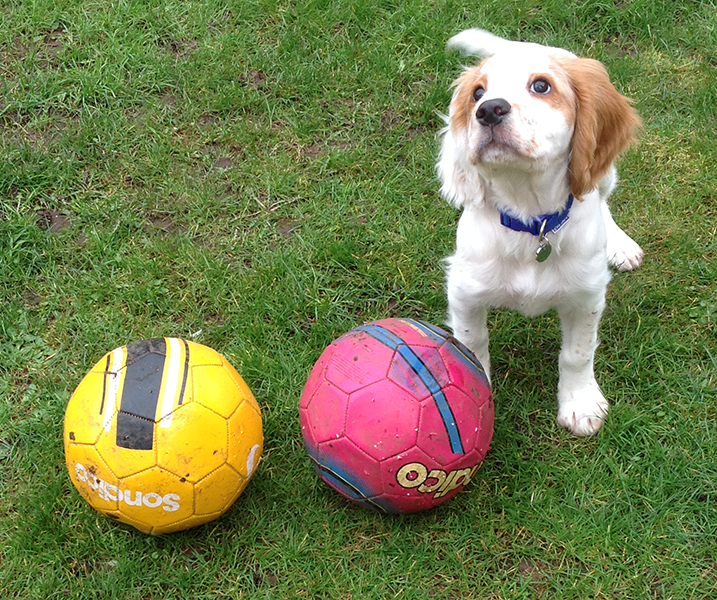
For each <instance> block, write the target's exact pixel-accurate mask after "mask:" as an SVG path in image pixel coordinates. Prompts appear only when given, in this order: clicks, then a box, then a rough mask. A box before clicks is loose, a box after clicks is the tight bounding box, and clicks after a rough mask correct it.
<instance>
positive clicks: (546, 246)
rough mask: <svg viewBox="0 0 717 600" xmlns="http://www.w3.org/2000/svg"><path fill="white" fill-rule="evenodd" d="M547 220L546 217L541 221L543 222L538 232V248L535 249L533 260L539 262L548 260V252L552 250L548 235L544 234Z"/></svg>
mask: <svg viewBox="0 0 717 600" xmlns="http://www.w3.org/2000/svg"><path fill="white" fill-rule="evenodd" d="M547 222H548V220H547V219H545V221H543V224H542V225H541V226H540V233H539V234H538V249H537V250H536V251H535V260H537V261H538V262H539V263H541V262H545V261H546V260H548V256H550V253H551V252H552V251H553V248H552V247H551V246H550V242H549V241H548V237H547V236H546V235H545V224H546V223H547Z"/></svg>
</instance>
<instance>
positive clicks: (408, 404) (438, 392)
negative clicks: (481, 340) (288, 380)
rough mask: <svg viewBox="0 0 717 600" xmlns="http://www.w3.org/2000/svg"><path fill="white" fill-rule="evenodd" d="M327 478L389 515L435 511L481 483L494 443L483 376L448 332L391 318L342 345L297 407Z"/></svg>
mask: <svg viewBox="0 0 717 600" xmlns="http://www.w3.org/2000/svg"><path fill="white" fill-rule="evenodd" d="M299 416H300V419H301V430H302V435H303V438H304V444H305V445H306V449H307V450H308V452H309V455H310V456H311V459H312V461H313V464H314V467H315V468H316V471H317V472H318V474H319V476H320V477H321V479H323V480H324V481H325V482H326V483H327V484H328V485H329V486H331V487H332V488H333V489H335V490H336V491H337V492H339V493H340V494H342V495H343V496H345V497H346V498H348V499H349V500H352V501H354V502H356V503H358V504H360V505H362V506H365V507H367V508H373V509H376V510H379V511H382V512H387V513H409V512H416V511H419V510H425V509H428V508H432V507H434V506H436V505H438V504H440V503H442V502H445V501H446V500H448V499H449V498H452V497H453V496H455V495H456V494H457V493H458V492H459V491H460V490H461V489H463V488H464V487H465V486H466V485H467V484H468V482H469V481H470V480H471V479H472V478H473V476H474V475H475V473H476V471H477V470H478V467H479V466H480V464H481V462H482V460H483V458H484V457H485V455H486V453H487V452H488V449H489V447H490V440H491V437H492V436H493V396H492V394H491V389H490V384H489V382H488V378H487V377H486V375H485V371H484V370H483V367H482V366H481V365H480V363H479V362H478V360H477V359H476V358H475V356H474V355H473V354H472V353H471V351H470V350H468V348H466V347H465V346H464V345H463V344H461V343H460V342H458V341H457V340H456V339H455V338H453V337H452V336H451V335H449V334H448V333H447V332H445V331H443V330H442V329H440V328H438V327H435V326H433V325H429V324H427V323H423V322H421V321H414V320H411V319H383V320H381V321H376V322H374V323H369V324H367V325H363V326H361V327H357V328H356V329H352V330H351V331H349V332H348V333H346V334H344V335H342V336H341V337H339V338H338V339H336V340H334V341H333V342H332V343H331V344H330V345H329V346H328V347H327V348H326V350H324V352H323V354H322V355H321V357H320V358H319V360H318V362H317V363H316V365H315V366H314V368H313V370H312V371H311V375H310V376H309V379H308V381H307V382H306V386H305V387H304V391H303V393H302V394H301V403H300V406H299Z"/></svg>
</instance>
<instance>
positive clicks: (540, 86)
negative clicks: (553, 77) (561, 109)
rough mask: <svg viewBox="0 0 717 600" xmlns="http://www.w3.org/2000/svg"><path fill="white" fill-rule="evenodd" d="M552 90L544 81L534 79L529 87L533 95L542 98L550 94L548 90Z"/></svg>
mask: <svg viewBox="0 0 717 600" xmlns="http://www.w3.org/2000/svg"><path fill="white" fill-rule="evenodd" d="M551 89H552V88H551V87H550V84H549V83H548V82H547V81H545V79H536V80H535V81H534V82H533V83H532V84H531V85H530V91H531V92H533V93H534V94H540V95H541V96H544V95H545V94H548V93H550V90H551Z"/></svg>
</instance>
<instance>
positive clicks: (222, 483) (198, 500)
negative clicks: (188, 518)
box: [194, 465, 248, 516]
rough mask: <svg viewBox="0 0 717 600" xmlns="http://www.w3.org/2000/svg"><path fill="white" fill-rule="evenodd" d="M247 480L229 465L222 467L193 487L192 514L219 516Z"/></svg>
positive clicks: (232, 501)
mask: <svg viewBox="0 0 717 600" xmlns="http://www.w3.org/2000/svg"><path fill="white" fill-rule="evenodd" d="M247 483H248V482H247V480H246V479H244V478H243V477H242V476H241V475H239V473H237V472H236V471H235V470H234V469H232V468H231V467H230V466H229V465H222V466H221V467H219V468H218V469H217V470H216V471H213V472H212V473H210V474H209V475H207V476H206V477H205V478H204V479H202V480H201V481H200V482H198V483H197V484H195V486H194V507H195V508H194V514H195V515H212V516H219V515H220V514H222V513H223V512H225V511H226V510H228V509H229V507H231V505H232V504H234V502H235V500H236V499H237V498H238V497H239V495H240V494H241V493H242V491H243V490H244V488H245V487H246V484H247Z"/></svg>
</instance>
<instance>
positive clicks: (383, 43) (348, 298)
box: [0, 0, 717, 600]
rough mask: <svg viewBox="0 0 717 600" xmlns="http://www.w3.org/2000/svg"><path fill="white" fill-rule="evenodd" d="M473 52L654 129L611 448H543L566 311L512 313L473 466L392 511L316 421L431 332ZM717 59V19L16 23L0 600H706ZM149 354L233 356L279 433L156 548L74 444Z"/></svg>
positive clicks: (0, 446)
mask: <svg viewBox="0 0 717 600" xmlns="http://www.w3.org/2000/svg"><path fill="white" fill-rule="evenodd" d="M473 26H481V27H484V28H486V29H490V30H492V31H494V32H496V33H498V34H501V35H505V36H508V37H511V38H521V39H526V40H531V41H536V42H542V43H547V44H550V45H557V46H564V47H568V48H570V49H571V50H573V51H575V52H577V53H579V54H584V55H588V56H591V57H593V58H597V59H599V60H601V61H603V62H604V63H605V64H606V65H607V67H608V69H609V71H610V72H611V74H612V77H613V80H614V81H615V83H616V85H617V87H618V88H619V89H620V90H621V91H622V92H623V93H624V94H626V95H628V96H630V97H632V98H633V99H634V100H635V107H636V108H637V110H638V111H639V112H640V113H641V115H642V117H643V120H644V129H643V132H642V136H641V142H640V144H639V145H638V146H636V147H635V148H633V149H631V150H630V151H629V152H628V153H627V154H626V155H625V157H624V158H623V160H622V162H621V169H620V171H621V186H620V187H619V188H618V191H617V193H616V195H615V197H614V198H613V202H612V206H613V212H614V214H615V217H616V220H617V221H618V223H620V224H621V225H622V226H624V227H625V229H626V230H627V231H628V233H630V235H632V236H633V237H634V238H635V239H636V240H637V241H638V242H639V243H640V244H641V245H642V246H643V248H644V249H645V251H646V253H647V257H646V260H645V264H644V265H643V267H642V268H641V269H640V270H639V271H637V272H635V273H630V274H619V275H616V276H615V278H614V280H613V282H612V283H611V287H610V290H609V298H608V309H607V311H606V313H605V317H604V320H603V322H602V325H601V339H602V344H601V346H600V348H599V350H598V353H597V358H596V367H597V371H598V381H599V382H600V384H601V386H602V389H603V391H604V392H605V395H606V396H607V397H608V398H609V399H611V401H612V410H611V412H610V415H609V419H608V421H607V423H606V425H605V427H604V428H603V430H602V431H601V432H600V433H599V434H598V435H597V436H595V437H594V438H590V439H587V440H585V439H577V438H574V437H571V436H570V435H569V434H568V433H566V432H565V431H563V430H562V429H560V428H559V427H558V426H557V425H556V423H555V411H556V408H555V391H556V385H557V366H556V362H557V353H558V349H559V344H560V336H559V325H558V323H557V320H556V318H555V316H554V315H553V314H548V315H546V316H544V317H540V318H538V319H534V320H532V321H529V320H527V319H523V318H522V317H519V316H516V315H514V314H512V313H509V312H503V311H497V312H495V313H494V315H493V316H492V317H491V321H492V339H491V344H492V358H493V370H494V374H493V376H494V394H495V399H496V426H495V435H494V438H493V444H492V447H493V448H492V450H491V452H490V453H489V454H488V456H487V458H486V460H485V462H484V465H483V467H482V468H481V470H480V471H478V474H477V475H476V477H475V478H474V480H473V482H472V483H471V484H470V486H469V487H468V488H467V489H466V490H465V491H464V492H462V493H461V494H459V495H458V496H457V497H456V498H455V499H454V500H451V501H450V502H448V503H446V504H444V505H442V506H441V507H439V508H438V509H436V510H433V511H430V512H427V513H425V514H419V515H413V516H403V517H388V516H381V515H379V514H375V513H371V512H368V511H364V510H362V509H360V508H356V507H354V506H352V505H349V504H348V503H347V502H346V501H344V500H343V499H342V498H341V497H340V496H338V495H337V494H336V493H334V492H333V491H332V490H330V489H329V488H328V487H326V486H325V485H324V484H323V483H321V482H320V481H319V479H318V478H317V477H316V476H315V474H314V472H313V469H312V467H311V464H310V461H309V458H308V456H307V454H306V453H305V451H304V448H303V443H302V440H301V434H300V428H299V420H298V400H299V395H300V393H301V389H302V386H303V384H304V381H305V380H306V377H307V376H308V373H309V371H310V369H311V367H312V365H313V363H314V361H315V360H316V359H317V358H318V356H319V354H320V353H321V351H322V350H323V348H324V347H325V346H326V345H327V344H328V343H329V342H330V341H331V340H332V339H333V338H335V337H337V336H338V335H340V334H341V333H343V332H344V331H346V330H348V329H351V328H352V327H355V326H356V325H359V324H361V323H362V322H364V321H367V320H373V319H377V318H384V317H394V316H395V317H397V316H403V317H413V318H421V319H424V320H428V321H431V322H433V323H436V324H441V323H442V322H443V319H444V315H445V310H446V302H445V298H444V293H443V275H442V272H441V268H440V260H441V258H442V257H444V256H446V255H447V254H449V253H450V252H451V251H452V249H453V243H454V231H455V224H456V221H457V218H458V213H457V212H456V211H455V210H453V209H452V208H450V207H449V206H448V205H447V204H446V203H445V202H443V201H442V200H441V198H440V197H439V195H438V192H437V190H438V183H437V178H436V175H435V171H434V164H435V158H436V155H437V151H438V139H437V132H438V130H439V129H440V127H441V121H440V119H439V117H438V116H437V114H436V112H441V111H446V110H447V105H448V101H449V98H450V91H449V86H450V83H451V81H452V80H453V79H454V78H455V76H456V75H457V74H458V73H459V71H460V66H461V61H462V60H465V59H463V58H461V57H459V56H457V55H455V54H448V53H446V52H445V50H444V45H445V42H446V40H447V39H448V37H450V36H451V35H453V34H455V33H457V32H458V31H460V30H462V29H464V28H467V27H473ZM716 30H717V6H716V5H715V2H714V0H704V1H696V0H694V1H688V0H624V1H622V2H617V1H616V2H612V1H607V0H585V1H580V2H579V1H577V0H568V1H558V0H546V1H544V2H538V1H537V0H483V1H481V2H475V1H473V2H467V1H459V0H451V1H448V2H436V3H429V2H423V1H419V0H406V1H404V2H393V1H390V0H375V1H373V2H371V1H368V0H354V1H353V2H350V1H348V0H333V1H330V0H315V1H298V2H294V3H292V2H287V1H285V0H274V1H272V0H225V1H221V0H207V1H206V2H192V1H189V2H186V1H185V2H177V1H175V0H166V1H162V0H119V1H116V2H99V1H97V0H85V1H84V2H78V1H77V0H33V1H30V0H3V1H2V2H1V3H0V93H1V94H2V95H1V96H0V133H1V134H2V138H1V140H0V302H2V306H3V308H2V315H1V317H0V318H1V321H0V327H1V328H0V598H2V599H3V600H5V599H8V600H10V599H38V600H46V599H49V598H87V599H93V600H94V599H122V600H150V599H151V600H159V599H183V598H188V599H189V598H191V599H195V598H196V599H210V598H242V599H251V600H253V599H261V598H268V599H284V598H287V599H294V598H310V599H326V600H334V599H342V600H343V599H346V600H348V599H354V600H356V599H363V598H366V599H374V598H375V599H379V600H382V599H388V598H405V599H407V600H414V599H416V600H420V599H457V598H477V599H513V598H527V599H532V598H546V599H551V600H552V599H556V598H559V599H563V598H574V599H578V600H583V599H586V598H601V599H614V598H634V599H643V598H650V599H652V598H655V599H663V598H664V599H668V598H671V599H676V600H685V599H693V598H705V599H706V598H714V597H715V596H716V595H717V550H715V548H716V547H717V546H716V544H717V539H716V537H717V536H716V529H717V458H715V457H716V456H717V403H716V400H717V333H716V331H717V288H716V282H717V241H716V236H717V186H716V185H715V179H716V178H717V159H716V158H715V157H716V156H717V135H716V134H717V116H716V115H717V109H716V107H717V70H716V69H715V67H716V66H717V35H716V34H715V31H716ZM155 336H180V337H191V336H193V337H191V339H194V340H196V341H198V342H201V343H204V344H207V345H209V346H212V347H213V348H215V349H217V350H219V351H220V352H222V353H223V354H225V355H226V356H227V357H228V358H229V359H230V360H231V362H232V363H233V364H234V365H235V366H236V368H237V369H238V370H239V372H240V373H241V374H242V375H243V376H244V378H245V379H246V381H247V383H248V384H249V385H250V387H251V388H252V390H253V391H254V394H255V395H256V397H257V399H258V401H259V403H260V405H261V408H262V411H263V416H264V432H265V437H266V447H265V452H264V461H263V462H262V464H261V466H260V468H259V470H258V472H257V474H256V476H255V478H254V479H253V480H252V482H251V484H250V485H249V487H248V488H247V490H246V491H245V492H244V494H243V495H242V497H241V498H240V499H239V500H238V502H237V503H236V504H235V506H234V507H233V508H232V510H231V511H230V512H228V513H227V514H226V515H225V516H224V517H222V518H221V519H219V520H217V521H214V522H212V523H210V524H208V525H205V526H203V527H200V528H198V529H195V530H191V531H188V532H184V533H179V534H174V535H170V536H166V537H146V536H144V535H142V534H140V533H138V532H136V531H134V530H132V529H130V528H127V527H124V526H121V525H118V524H116V523H114V522H111V521H110V520H109V519H107V518H105V517H103V516H101V515H99V514H97V513H95V512H94V511H93V510H92V509H91V508H90V507H89V505H87V504H86V503H85V502H84V501H83V500H82V498H81V497H80V496H79V495H78V494H77V493H76V492H75V490H74V488H73V487H72V485H71V483H70V481H69V478H68V476H67V472H66V469H65V465H64V457H63V449H62V419H63V415H64V409H65V406H66V404H67V401H68V399H69V397H70V395H71V393H72V391H73V389H74V388H75V386H76V385H77V384H78V383H79V381H80V379H81V378H82V376H83V375H84V374H85V372H86V371H87V370H89V368H90V367H91V366H92V365H93V364H94V363H95V362H96V361H97V360H99V358H100V357H101V356H102V355H103V354H104V353H105V352H107V351H108V350H111V349H112V348H114V347H116V346H119V345H122V344H125V343H128V342H130V341H136V340H140V339H145V338H149V337H155Z"/></svg>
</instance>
